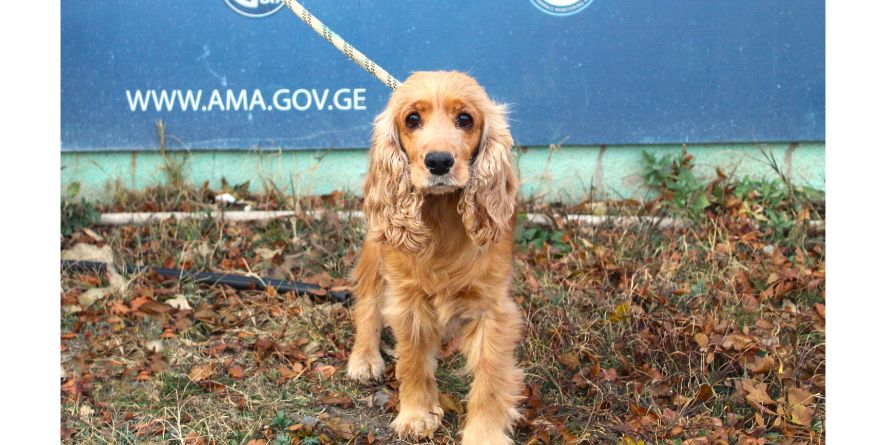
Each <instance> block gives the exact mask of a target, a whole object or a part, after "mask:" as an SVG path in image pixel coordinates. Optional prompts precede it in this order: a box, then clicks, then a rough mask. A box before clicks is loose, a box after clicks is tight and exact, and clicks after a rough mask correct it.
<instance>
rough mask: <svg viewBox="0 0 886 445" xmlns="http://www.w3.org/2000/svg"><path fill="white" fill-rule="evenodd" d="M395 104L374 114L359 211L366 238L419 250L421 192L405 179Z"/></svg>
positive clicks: (424, 232)
mask: <svg viewBox="0 0 886 445" xmlns="http://www.w3.org/2000/svg"><path fill="white" fill-rule="evenodd" d="M394 108H395V107H392V106H390V105H389V106H388V108H387V109H385V110H384V111H383V112H382V113H381V114H379V115H378V117H376V118H375V122H374V126H373V129H372V146H371V147H370V149H369V173H368V174H367V175H366V182H365V184H364V186H363V192H364V200H363V211H364V213H365V214H366V220H367V222H368V226H369V230H368V236H369V238H370V239H372V240H375V241H379V242H382V243H388V244H390V245H392V246H395V247H398V248H401V249H405V250H407V251H411V252H419V251H420V250H421V249H422V248H423V246H424V245H425V242H426V240H427V238H428V231H427V228H426V227H425V225H424V224H422V222H421V211H420V210H421V204H422V195H421V193H418V192H416V191H415V190H414V187H412V185H411V184H410V182H409V159H408V158H407V157H406V153H405V152H404V151H403V150H402V149H401V148H400V137H399V134H398V131H397V126H396V124H395V122H394V119H395V116H396V110H395V109H394Z"/></svg>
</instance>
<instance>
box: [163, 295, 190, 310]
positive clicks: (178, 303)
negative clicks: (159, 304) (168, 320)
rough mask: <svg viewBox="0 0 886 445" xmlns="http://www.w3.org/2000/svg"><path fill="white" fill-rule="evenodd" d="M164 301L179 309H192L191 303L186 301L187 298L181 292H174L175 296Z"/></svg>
mask: <svg viewBox="0 0 886 445" xmlns="http://www.w3.org/2000/svg"><path fill="white" fill-rule="evenodd" d="M165 303H166V304H168V305H170V306H172V307H174V308H176V309H178V310H180V311H189V310H191V309H192V308H191V304H190V303H188V299H187V298H185V296H184V295H182V294H176V295H175V297H173V298H171V299H169V300H166V301H165Z"/></svg>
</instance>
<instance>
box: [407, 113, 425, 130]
mask: <svg viewBox="0 0 886 445" xmlns="http://www.w3.org/2000/svg"><path fill="white" fill-rule="evenodd" d="M420 125H421V116H419V115H418V113H416V112H414V111H413V112H412V113H409V115H407V116H406V126H407V127H409V128H415V127H418V126H420Z"/></svg>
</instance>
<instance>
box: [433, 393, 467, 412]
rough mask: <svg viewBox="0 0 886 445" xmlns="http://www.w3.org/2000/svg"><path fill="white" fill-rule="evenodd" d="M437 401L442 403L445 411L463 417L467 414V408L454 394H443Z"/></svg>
mask: <svg viewBox="0 0 886 445" xmlns="http://www.w3.org/2000/svg"><path fill="white" fill-rule="evenodd" d="M437 399H438V400H439V401H440V406H441V407H442V408H443V410H444V411H447V412H450V413H454V414H458V415H462V414H464V413H465V408H464V406H462V404H461V402H460V401H459V400H458V399H456V398H455V397H454V396H453V395H452V394H449V393H445V392H441V393H440V394H439V395H438V396H437Z"/></svg>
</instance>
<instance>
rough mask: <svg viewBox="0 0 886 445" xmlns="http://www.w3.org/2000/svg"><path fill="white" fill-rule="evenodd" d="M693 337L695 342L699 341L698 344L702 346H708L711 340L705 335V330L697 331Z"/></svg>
mask: <svg viewBox="0 0 886 445" xmlns="http://www.w3.org/2000/svg"><path fill="white" fill-rule="evenodd" d="M692 338H693V339H695V342H696V343H698V346H700V347H702V348H703V347H705V346H707V345H708V342H709V341H710V340H709V339H708V336H707V335H705V334H704V333H703V332H698V333H696V334H695V335H693V336H692Z"/></svg>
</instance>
